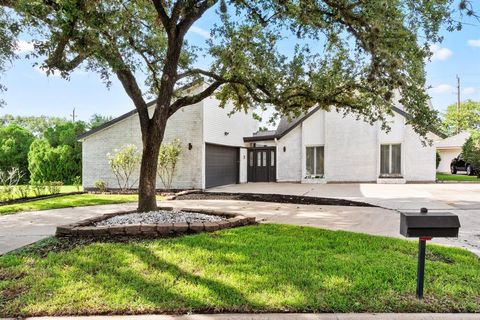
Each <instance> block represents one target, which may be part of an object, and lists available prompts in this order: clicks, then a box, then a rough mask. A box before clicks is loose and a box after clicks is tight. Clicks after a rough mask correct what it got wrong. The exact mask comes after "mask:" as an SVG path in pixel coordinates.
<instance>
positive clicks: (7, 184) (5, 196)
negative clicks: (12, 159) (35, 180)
mask: <svg viewBox="0 0 480 320" xmlns="http://www.w3.org/2000/svg"><path fill="white" fill-rule="evenodd" d="M22 178H23V173H22V172H21V171H20V169H18V168H10V169H9V170H8V171H7V170H0V185H1V186H2V200H12V199H13V198H14V191H15V187H16V186H17V185H18V183H19V182H20V180H22Z"/></svg>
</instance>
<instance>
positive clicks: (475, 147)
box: [462, 131, 480, 178]
mask: <svg viewBox="0 0 480 320" xmlns="http://www.w3.org/2000/svg"><path fill="white" fill-rule="evenodd" d="M462 149H463V150H462V154H463V158H464V159H465V161H466V162H468V163H470V164H471V165H472V166H473V167H474V168H475V170H476V174H477V177H479V178H480V132H479V131H474V132H472V134H471V136H470V138H468V140H467V141H466V142H465V144H464V145H463V148H462Z"/></svg>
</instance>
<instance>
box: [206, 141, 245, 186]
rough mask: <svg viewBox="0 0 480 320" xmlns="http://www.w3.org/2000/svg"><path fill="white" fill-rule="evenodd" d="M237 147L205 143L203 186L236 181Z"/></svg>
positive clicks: (237, 174) (237, 171) (237, 168)
mask: <svg viewBox="0 0 480 320" xmlns="http://www.w3.org/2000/svg"><path fill="white" fill-rule="evenodd" d="M239 156H240V155H239V148H236V147H227V146H220V145H216V144H209V143H207V144H206V145H205V188H211V187H216V186H221V185H225V184H235V183H238V176H239V159H240V158H239Z"/></svg>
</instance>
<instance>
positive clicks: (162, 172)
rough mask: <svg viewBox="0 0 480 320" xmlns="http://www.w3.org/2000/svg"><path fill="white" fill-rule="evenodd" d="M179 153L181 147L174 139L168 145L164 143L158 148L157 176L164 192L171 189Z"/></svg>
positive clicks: (178, 141)
mask: <svg viewBox="0 0 480 320" xmlns="http://www.w3.org/2000/svg"><path fill="white" fill-rule="evenodd" d="M181 153H182V145H181V143H180V140H178V139H175V140H173V141H171V142H170V143H164V144H162V145H161V146H160V152H159V155H158V166H157V175H158V177H159V178H160V181H162V184H163V186H164V188H165V189H166V190H170V189H171V188H172V182H173V177H174V175H175V169H176V168H177V163H178V160H179V159H180V154H181Z"/></svg>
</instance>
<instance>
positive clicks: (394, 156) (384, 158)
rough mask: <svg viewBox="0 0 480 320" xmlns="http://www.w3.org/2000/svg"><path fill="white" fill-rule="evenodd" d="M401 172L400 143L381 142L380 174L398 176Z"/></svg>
mask: <svg viewBox="0 0 480 320" xmlns="http://www.w3.org/2000/svg"><path fill="white" fill-rule="evenodd" d="M401 173H402V146H401V144H382V145H381V146H380V176H400V175H401Z"/></svg>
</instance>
